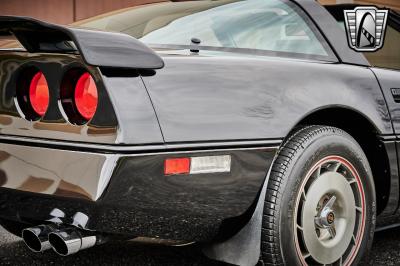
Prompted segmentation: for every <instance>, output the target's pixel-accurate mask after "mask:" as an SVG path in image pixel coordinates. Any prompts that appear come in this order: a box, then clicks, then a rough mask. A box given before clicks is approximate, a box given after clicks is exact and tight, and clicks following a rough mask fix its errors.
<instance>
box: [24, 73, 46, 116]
mask: <svg viewBox="0 0 400 266" xmlns="http://www.w3.org/2000/svg"><path fill="white" fill-rule="evenodd" d="M29 101H30V104H31V107H32V109H33V110H34V111H35V113H36V114H37V115H38V116H44V114H45V113H46V111H47V108H48V107H49V101H50V95H49V86H48V85H47V81H46V78H45V77H44V75H43V73H42V72H37V73H36V74H35V75H34V76H33V78H32V80H31V83H30V85H29Z"/></svg>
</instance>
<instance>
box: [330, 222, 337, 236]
mask: <svg viewBox="0 0 400 266" xmlns="http://www.w3.org/2000/svg"><path fill="white" fill-rule="evenodd" d="M328 232H329V234H330V235H331V238H334V237H335V236H336V227H335V224H332V225H331V226H330V227H329V228H328Z"/></svg>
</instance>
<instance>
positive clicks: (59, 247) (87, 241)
mask: <svg viewBox="0 0 400 266" xmlns="http://www.w3.org/2000/svg"><path fill="white" fill-rule="evenodd" d="M48 238H49V242H50V245H51V246H52V247H53V250H54V251H55V252H56V253H57V254H58V255H60V256H69V255H72V254H75V253H77V252H78V251H80V250H83V249H87V248H90V247H93V246H95V245H96V242H97V237H96V236H82V235H81V234H80V232H79V231H78V230H77V229H75V228H66V229H64V230H60V231H57V232H51V233H50V234H49V236H48Z"/></svg>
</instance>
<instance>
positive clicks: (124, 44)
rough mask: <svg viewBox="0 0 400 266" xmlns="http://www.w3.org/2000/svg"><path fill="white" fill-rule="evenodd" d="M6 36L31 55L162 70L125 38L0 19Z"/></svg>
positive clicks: (150, 52) (157, 61)
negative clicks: (68, 55)
mask: <svg viewBox="0 0 400 266" xmlns="http://www.w3.org/2000/svg"><path fill="white" fill-rule="evenodd" d="M9 35H14V36H15V37H16V38H17V39H18V41H19V42H20V43H21V44H22V46H24V48H25V49H26V50H27V51H28V52H30V53H74V52H75V53H76V52H78V53H79V54H80V55H81V56H82V58H83V60H84V61H85V63H86V64H88V65H92V66H99V67H115V68H134V69H160V68H163V67H164V61H163V60H162V58H161V57H160V56H159V55H157V54H156V53H155V52H154V51H153V50H152V49H150V48H149V47H148V46H146V45H145V44H143V43H142V42H140V41H139V40H137V39H135V38H133V37H131V36H129V35H126V34H121V33H114V32H105V31H96V30H88V29H79V28H71V27H65V26H61V25H56V24H50V23H47V22H43V21H40V20H36V19H33V18H29V17H15V16H0V36H9Z"/></svg>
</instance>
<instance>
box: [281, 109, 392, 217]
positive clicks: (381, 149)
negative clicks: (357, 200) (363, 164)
mask: <svg viewBox="0 0 400 266" xmlns="http://www.w3.org/2000/svg"><path fill="white" fill-rule="evenodd" d="M338 118H339V119H338ZM305 125H323V126H332V127H337V128H340V129H342V130H343V131H345V132H347V133H348V134H350V135H351V136H352V137H353V138H354V139H355V140H356V141H357V142H358V143H359V145H360V146H361V148H362V150H363V151H364V153H365V155H366V156H367V159H368V162H369V164H370V166H371V170H372V174H373V177H374V183H375V190H376V199H377V214H380V213H381V212H382V211H383V210H384V209H385V207H386V206H387V204H388V199H389V196H390V186H391V175H390V163H389V158H388V154H387V151H386V148H385V146H384V145H383V144H382V142H381V140H380V139H379V136H378V134H379V130H378V129H377V127H376V126H375V125H374V123H373V122H372V121H371V120H370V119H368V118H367V117H366V116H364V115H363V114H361V113H359V112H357V111H355V110H352V109H349V108H344V107H329V108H324V109H319V110H316V111H314V112H312V113H310V114H308V115H307V116H305V117H304V118H303V119H302V120H300V121H299V122H298V123H297V124H296V125H295V126H294V127H293V129H292V131H293V130H296V129H297V128H299V127H301V126H305ZM290 134H291V133H289V136H290Z"/></svg>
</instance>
